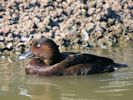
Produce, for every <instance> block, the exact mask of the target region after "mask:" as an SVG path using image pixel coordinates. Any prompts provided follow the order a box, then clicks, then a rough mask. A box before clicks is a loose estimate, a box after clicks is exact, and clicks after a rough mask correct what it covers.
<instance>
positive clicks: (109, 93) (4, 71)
mask: <svg viewBox="0 0 133 100" xmlns="http://www.w3.org/2000/svg"><path fill="white" fill-rule="evenodd" d="M82 52H86V53H87V52H88V53H93V54H97V55H102V56H106V57H110V58H112V59H114V60H115V61H116V62H119V63H127V64H128V66H129V67H128V68H123V69H120V70H118V71H116V72H113V73H105V74H97V75H90V76H78V77H75V76H62V77H37V76H30V75H26V74H25V72H24V67H23V66H24V65H25V64H26V63H27V62H28V61H24V62H18V60H17V59H16V56H15V55H13V56H10V57H6V58H3V57H1V59H0V100H126V99H127V100H132V97H133V96H132V93H133V48H126V49H117V48H115V49H103V50H99V49H98V50H97V49H94V50H89V51H88V50H84V51H82Z"/></svg>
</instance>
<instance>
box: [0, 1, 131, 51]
mask: <svg viewBox="0 0 133 100" xmlns="http://www.w3.org/2000/svg"><path fill="white" fill-rule="evenodd" d="M41 36H46V37H49V38H52V39H53V40H54V41H55V42H56V43H57V44H58V45H59V46H60V47H61V49H62V48H67V47H68V48H69V47H70V48H74V49H79V48H82V47H83V48H84V47H89V48H91V47H100V48H107V47H114V46H123V44H125V43H128V42H130V43H132V42H133V1H132V0H0V52H4V51H8V50H11V51H14V52H23V51H25V50H26V49H28V48H29V47H30V45H31V43H32V41H33V40H34V39H37V38H39V37H41Z"/></svg>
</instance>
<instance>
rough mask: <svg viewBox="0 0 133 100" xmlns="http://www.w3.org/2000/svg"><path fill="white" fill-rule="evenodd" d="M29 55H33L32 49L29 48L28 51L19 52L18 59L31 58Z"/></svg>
mask: <svg viewBox="0 0 133 100" xmlns="http://www.w3.org/2000/svg"><path fill="white" fill-rule="evenodd" d="M31 57H33V54H32V51H31V50H29V51H28V52H25V53H23V54H21V55H20V56H19V58H18V59H19V60H24V59H27V58H31Z"/></svg>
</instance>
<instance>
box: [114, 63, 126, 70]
mask: <svg viewBox="0 0 133 100" xmlns="http://www.w3.org/2000/svg"><path fill="white" fill-rule="evenodd" d="M113 65H114V68H115V69H119V68H125V67H128V65H127V64H120V63H114V64H113Z"/></svg>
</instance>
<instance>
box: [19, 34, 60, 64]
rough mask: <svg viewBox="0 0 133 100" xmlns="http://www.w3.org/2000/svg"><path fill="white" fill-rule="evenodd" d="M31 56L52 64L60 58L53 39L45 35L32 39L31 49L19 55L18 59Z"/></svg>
mask: <svg viewBox="0 0 133 100" xmlns="http://www.w3.org/2000/svg"><path fill="white" fill-rule="evenodd" d="M33 56H34V57H38V58H40V59H42V60H43V61H44V63H45V64H46V65H53V64H55V63H57V62H59V60H60V52H59V49H58V46H57V45H56V43H55V42H54V41H52V40H51V39H48V38H46V37H41V38H39V39H38V40H36V41H34V43H33V44H32V47H31V49H30V50H29V51H28V52H26V53H24V54H22V55H20V56H19V60H22V59H26V58H28V57H33Z"/></svg>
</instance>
